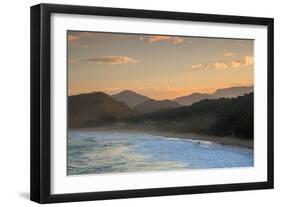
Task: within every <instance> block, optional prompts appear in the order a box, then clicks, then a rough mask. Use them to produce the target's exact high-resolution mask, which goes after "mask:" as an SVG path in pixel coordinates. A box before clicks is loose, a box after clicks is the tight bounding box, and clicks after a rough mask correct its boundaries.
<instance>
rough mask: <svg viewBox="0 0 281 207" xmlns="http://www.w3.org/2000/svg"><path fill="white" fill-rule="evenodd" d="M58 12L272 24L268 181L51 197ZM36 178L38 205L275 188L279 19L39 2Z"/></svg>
mask: <svg viewBox="0 0 281 207" xmlns="http://www.w3.org/2000/svg"><path fill="white" fill-rule="evenodd" d="M53 13H67V14H83V15H100V16H113V17H134V18H148V19H164V20H181V21H194V22H210V23H212V22H218V23H233V24H247V25H264V26H267V35H268V36H267V43H268V47H267V59H268V65H267V74H268V85H267V93H268V97H267V104H268V108H267V112H268V117H267V127H268V134H267V144H268V145H267V181H265V182H249V183H238V184H219V185H203V186H187V187H168V188H153V189H137V190H121V191H106V192H85V193H73V194H51V193H50V189H51V183H50V181H51V179H50V178H51V177H50V170H51V160H50V151H51V143H50V136H51V134H50V129H51V114H50V107H51V104H50V103H51V90H50V80H51V70H50V67H51V65H50V58H51V56H50V52H51V50H50V47H51V45H50V32H51V27H50V26H51V25H50V16H51V14H53ZM30 24H31V37H30V40H31V59H30V62H31V152H30V161H31V169H30V171H31V174H30V192H31V193H30V199H31V200H32V201H35V202H38V203H54V202H70V201H88V200H103V199H119V198H134V197H146V196H166V195H179V194H195V193H211V192H224V191H241V190H255V189H271V188H273V186H274V184H273V183H274V182H273V177H274V168H273V167H274V166H273V165H274V157H273V155H274V151H273V150H274V147H273V85H274V84H273V61H274V59H273V56H274V55H273V52H274V50H273V44H274V40H273V39H274V31H273V28H274V20H273V19H272V18H260V17H245V16H228V15H213V14H195V13H182V12H168V11H152V10H135V9H120V8H103V7H89V6H72V5H56V4H39V5H35V6H32V7H31V23H30Z"/></svg>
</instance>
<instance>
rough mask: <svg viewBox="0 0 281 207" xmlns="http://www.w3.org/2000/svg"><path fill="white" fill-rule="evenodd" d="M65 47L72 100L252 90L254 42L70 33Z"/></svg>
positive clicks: (160, 96) (168, 96)
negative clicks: (97, 95) (97, 93)
mask: <svg viewBox="0 0 281 207" xmlns="http://www.w3.org/2000/svg"><path fill="white" fill-rule="evenodd" d="M67 43H68V44H67V45H68V46H67V50H68V51H67V53H68V55H67V61H68V94H69V95H74V94H81V93H90V92H94V91H103V92H105V93H107V94H110V95H111V94H116V93H118V92H120V91H123V90H132V91H135V92H137V93H140V94H142V95H145V96H148V97H150V98H154V99H157V100H162V99H174V98H176V97H179V96H185V95H189V94H192V93H212V92H214V91H215V90H216V89H218V88H227V87H232V86H250V85H253V67H254V56H253V55H254V54H253V53H254V52H253V51H254V40H246V39H243V40H242V39H224V38H208V37H187V36H184V37H183V36H164V35H147V34H122V33H104V32H88V31H87V32H85V31H68V32H67Z"/></svg>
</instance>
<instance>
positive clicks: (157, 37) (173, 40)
mask: <svg viewBox="0 0 281 207" xmlns="http://www.w3.org/2000/svg"><path fill="white" fill-rule="evenodd" d="M140 40H144V38H143V37H142V38H140ZM159 41H166V42H169V43H172V44H181V43H182V42H183V39H182V38H180V37H172V36H162V35H153V36H149V37H148V42H149V43H154V42H159Z"/></svg>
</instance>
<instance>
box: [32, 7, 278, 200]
mask: <svg viewBox="0 0 281 207" xmlns="http://www.w3.org/2000/svg"><path fill="white" fill-rule="evenodd" d="M270 188H273V19H271V18H261V17H242V16H226V15H214V14H195V13H180V12H169V11H152V10H134V9H120V8H102V7H88V6H71V5H54V4H40V5H35V6H33V7H31V200H33V201H36V202H39V203H53V202H69V201H85V200H101V199H118V198H132V197H145V196H163V195H179V194H194V193H210V192H223V191H238V190H254V189H270Z"/></svg>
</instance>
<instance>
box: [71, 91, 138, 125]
mask: <svg viewBox="0 0 281 207" xmlns="http://www.w3.org/2000/svg"><path fill="white" fill-rule="evenodd" d="M68 116H69V117H68V124H69V127H70V128H79V127H81V128H83V127H84V128H85V127H95V126H102V125H108V124H112V123H116V122H122V121H127V120H130V119H133V118H134V117H136V116H137V113H136V112H135V111H133V110H132V109H130V108H129V107H128V106H127V105H125V104H124V103H121V102H119V101H116V100H114V99H113V98H111V97H110V96H108V95H107V94H105V93H102V92H95V93H89V94H81V95H76V96H70V97H68Z"/></svg>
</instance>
